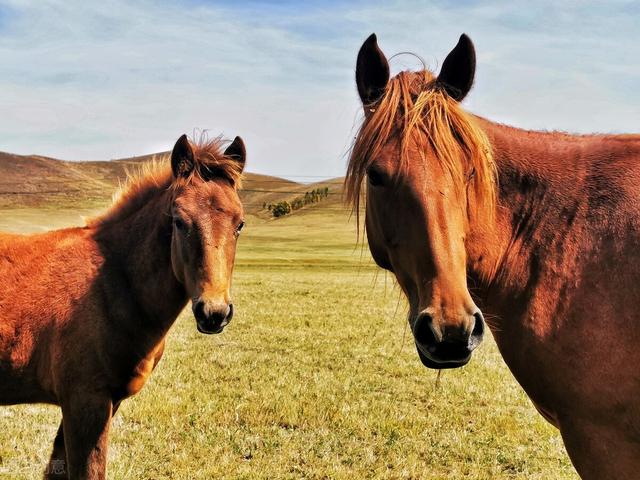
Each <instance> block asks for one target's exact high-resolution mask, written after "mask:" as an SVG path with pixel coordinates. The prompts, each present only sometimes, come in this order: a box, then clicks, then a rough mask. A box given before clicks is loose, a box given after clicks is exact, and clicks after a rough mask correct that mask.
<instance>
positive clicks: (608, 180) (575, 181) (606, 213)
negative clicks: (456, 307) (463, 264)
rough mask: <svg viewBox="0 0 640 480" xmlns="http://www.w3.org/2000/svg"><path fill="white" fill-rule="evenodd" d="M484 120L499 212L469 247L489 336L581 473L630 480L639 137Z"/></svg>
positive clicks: (636, 426) (636, 358)
mask: <svg viewBox="0 0 640 480" xmlns="http://www.w3.org/2000/svg"><path fill="white" fill-rule="evenodd" d="M482 126H483V129H484V130H485V131H486V132H487V133H488V135H489V138H490V140H491V142H492V144H493V147H494V158H495V161H496V164H497V168H498V171H499V172H500V181H499V195H498V210H497V218H496V223H495V224H494V226H493V227H494V228H491V226H489V228H490V229H492V230H493V231H492V232H489V231H487V226H486V225H483V226H482V227H481V228H480V229H479V230H478V232H477V234H475V235H474V234H473V233H472V234H471V235H470V236H469V239H468V241H467V247H468V252H469V253H470V255H469V257H468V259H469V272H470V274H471V276H472V278H473V279H474V283H473V284H475V285H478V286H480V289H479V291H478V292H476V293H477V295H478V296H479V297H480V298H481V299H484V302H483V307H484V310H485V312H487V313H491V314H494V315H495V320H493V321H492V322H491V328H492V332H493V335H494V338H495V339H496V342H497V344H498V347H499V349H500V352H501V354H502V356H503V358H504V359H505V361H506V363H507V365H508V366H509V368H510V369H511V371H512V372H513V374H514V376H515V377H516V379H517V380H518V382H519V383H520V384H521V385H522V387H523V388H524V389H525V391H526V392H527V394H528V395H529V396H530V398H531V399H532V401H533V402H534V403H535V404H536V406H537V407H538V409H539V410H540V411H541V413H543V415H544V416H545V418H547V419H548V420H549V421H551V423H553V424H554V425H556V426H557V427H558V428H559V429H560V431H561V432H562V435H563V439H564V441H565V444H566V447H567V450H568V452H569V454H570V456H571V458H572V460H573V461H574V463H575V464H576V467H577V468H578V471H579V472H580V473H581V474H584V475H585V477H587V478H612V477H611V476H612V475H614V476H615V478H632V476H633V475H635V473H634V472H637V469H636V468H637V465H638V461H639V460H638V459H640V370H638V365H640V350H639V349H638V348H637V346H638V345H639V344H640V311H639V310H640V269H639V268H638V264H639V262H640V248H639V247H640V202H638V199H639V198H640V193H639V192H640V190H639V187H640V136H569V135H564V134H554V133H550V134H544V133H532V132H524V131H519V130H516V129H511V128H507V127H502V126H498V125H494V124H491V123H490V122H487V121H482ZM483 237H484V238H483ZM487 238H491V239H494V241H492V242H487V241H486V240H487ZM481 245H482V246H481ZM487 247H488V248H487ZM492 272H495V273H493V274H492Z"/></svg>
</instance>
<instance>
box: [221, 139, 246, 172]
mask: <svg viewBox="0 0 640 480" xmlns="http://www.w3.org/2000/svg"><path fill="white" fill-rule="evenodd" d="M224 156H225V157H229V158H232V159H234V160H235V161H236V162H238V163H239V164H240V165H241V166H242V168H243V169H244V163H245V161H246V160H247V149H246V148H245V146H244V142H243V141H242V138H240V137H236V138H234V139H233V142H231V143H230V144H229V146H228V147H227V148H226V150H225V151H224Z"/></svg>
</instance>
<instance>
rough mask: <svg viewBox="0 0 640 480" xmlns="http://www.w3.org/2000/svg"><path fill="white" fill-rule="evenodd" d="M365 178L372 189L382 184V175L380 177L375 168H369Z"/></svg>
mask: <svg viewBox="0 0 640 480" xmlns="http://www.w3.org/2000/svg"><path fill="white" fill-rule="evenodd" d="M367 177H368V178H369V183H370V184H371V185H372V186H374V187H378V186H380V185H382V184H383V183H384V181H383V179H382V175H380V172H378V171H377V170H376V169H375V168H370V169H368V170H367Z"/></svg>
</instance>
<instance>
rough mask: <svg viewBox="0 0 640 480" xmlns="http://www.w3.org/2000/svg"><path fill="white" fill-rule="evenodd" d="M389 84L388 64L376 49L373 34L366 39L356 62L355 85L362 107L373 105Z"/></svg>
mask: <svg viewBox="0 0 640 480" xmlns="http://www.w3.org/2000/svg"><path fill="white" fill-rule="evenodd" d="M387 83H389V62H387V58H386V57H385V56H384V53H382V50H380V48H379V47H378V39H377V37H376V34H375V33H372V34H371V35H370V36H369V38H367V39H366V40H365V41H364V43H363V44H362V47H360V51H359V52H358V60H357V62H356V84H357V85H358V93H359V94H360V100H362V104H363V105H365V106H366V105H371V104H373V103H375V102H376V101H377V100H378V99H380V97H381V96H382V95H383V94H384V90H385V88H386V87H387Z"/></svg>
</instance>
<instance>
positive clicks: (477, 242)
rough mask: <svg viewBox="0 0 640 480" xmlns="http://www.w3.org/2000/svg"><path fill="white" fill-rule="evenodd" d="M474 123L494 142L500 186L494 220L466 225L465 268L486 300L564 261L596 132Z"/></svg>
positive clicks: (521, 290) (529, 283) (507, 294)
mask: <svg viewBox="0 0 640 480" xmlns="http://www.w3.org/2000/svg"><path fill="white" fill-rule="evenodd" d="M479 121H480V122H481V126H482V127H483V129H484V130H485V132H486V133H487V135H488V137H489V139H490V141H491V143H492V146H493V152H494V161H495V162H496V167H497V170H498V185H499V186H498V198H497V206H496V213H495V219H494V221H491V222H479V221H478V222H474V223H473V224H472V225H471V226H470V234H469V236H468V240H467V252H468V258H469V274H470V278H471V279H472V281H473V282H474V284H475V285H473V286H474V287H475V288H477V290H476V291H477V292H478V294H479V296H481V297H484V298H483V300H484V301H485V302H487V301H489V302H490V300H491V299H494V300H497V301H498V302H500V301H503V302H504V301H507V302H509V301H510V300H512V299H514V298H522V296H523V295H524V294H526V290H532V289H533V288H534V287H535V286H536V285H535V283H536V281H537V279H539V276H540V270H541V268H542V267H541V265H545V264H551V263H554V262H555V261H556V260H558V259H561V256H562V254H563V253H562V248H563V245H564V243H565V242H566V241H567V240H566V239H565V238H563V236H564V235H565V234H566V232H567V230H568V227H571V225H572V223H573V222H574V221H576V216H577V212H578V209H579V208H580V204H581V202H582V201H583V200H584V190H582V189H583V187H584V184H585V180H586V179H587V178H588V176H589V169H590V163H589V161H590V160H589V159H588V158H585V155H584V153H583V152H584V151H585V148H584V145H585V143H586V142H590V141H597V137H578V136H575V137H572V136H569V135H564V134H550V133H539V132H528V131H523V130H518V129H514V128H510V127H505V126H501V125H496V124H493V123H491V122H488V121H486V120H482V119H480V120H479ZM565 246H566V245H565ZM555 257H558V258H555Z"/></svg>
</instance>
